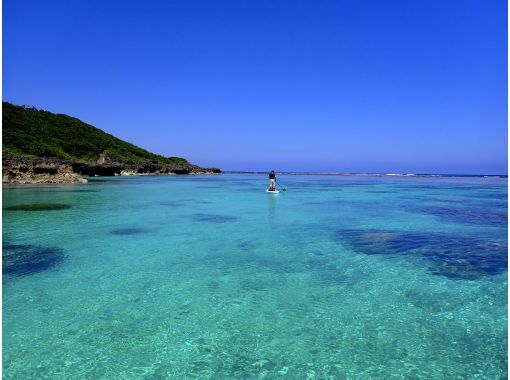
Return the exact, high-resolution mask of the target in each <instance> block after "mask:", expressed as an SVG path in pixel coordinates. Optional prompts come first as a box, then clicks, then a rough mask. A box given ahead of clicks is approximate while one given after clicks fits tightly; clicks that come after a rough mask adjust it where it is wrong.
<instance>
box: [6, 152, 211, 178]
mask: <svg viewBox="0 0 510 380" xmlns="http://www.w3.org/2000/svg"><path fill="white" fill-rule="evenodd" d="M220 173H221V170H220V169H218V168H202V167H200V166H197V165H192V164H185V165H159V164H157V163H154V162H143V163H135V162H116V161H108V162H102V163H98V162H95V163H92V162H74V161H64V160H60V159H57V158H52V157H38V158H27V157H3V159H2V183H3V184H18V185H25V184H26V185H33V184H65V183H69V184H72V183H86V182H87V179H86V177H103V176H135V175H196V174H220Z"/></svg>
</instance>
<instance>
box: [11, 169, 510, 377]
mask: <svg viewBox="0 0 510 380" xmlns="http://www.w3.org/2000/svg"><path fill="white" fill-rule="evenodd" d="M280 180H281V182H282V183H283V184H284V185H285V186H286V187H287V191H286V192H280V194H278V195H274V194H267V193H266V192H265V186H266V185H267V183H266V182H267V180H266V176H257V175H233V174H232V175H228V174H225V175H219V176H169V177H122V178H119V177H115V178H97V179H91V181H90V182H89V183H88V184H83V185H62V186H46V187H10V188H4V190H3V207H4V210H3V218H4V219H3V221H4V222H3V223H4V224H3V245H4V246H3V321H2V322H3V377H4V378H6V379H42V378H47V379H79V378H89V379H166V378H179V379H185V378H200V379H207V378H212V379H230V378H232V379H262V378H266V379H272V378H289V379H369V378H374V379H388V378H395V379H398V378H415V379H419V378H423V379H431V378H437V379H468V378H469V379H478V378H480V379H481V378H487V379H502V378H506V377H507V179H494V178H390V177H338V176H281V177H280ZM27 204H59V205H60V208H57V209H49V210H44V209H43V210H32V211H30V210H29V211H27V210H23V209H21V210H16V208H15V207H14V209H7V208H9V207H11V206H19V205H27ZM66 206H69V207H68V208H66ZM44 207H46V206H44ZM44 207H43V208H44Z"/></svg>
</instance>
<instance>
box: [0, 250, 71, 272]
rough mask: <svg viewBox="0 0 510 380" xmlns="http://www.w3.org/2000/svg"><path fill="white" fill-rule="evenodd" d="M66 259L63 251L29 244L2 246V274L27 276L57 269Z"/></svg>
mask: <svg viewBox="0 0 510 380" xmlns="http://www.w3.org/2000/svg"><path fill="white" fill-rule="evenodd" d="M64 259H65V253H64V251H63V250H62V249H60V248H56V247H41V246H36V245H28V244H9V243H4V244H2V261H3V263H2V272H3V273H4V274H5V275H9V276H25V275H29V274H32V273H38V272H42V271H45V270H48V269H52V268H55V267H56V266H58V265H59V264H60V263H61V262H62V261H63V260H64Z"/></svg>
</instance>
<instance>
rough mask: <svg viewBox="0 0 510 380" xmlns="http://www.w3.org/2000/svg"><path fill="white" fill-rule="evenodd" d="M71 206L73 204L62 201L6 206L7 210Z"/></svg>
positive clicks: (56, 208) (66, 207) (36, 209)
mask: <svg viewBox="0 0 510 380" xmlns="http://www.w3.org/2000/svg"><path fill="white" fill-rule="evenodd" d="M68 208H71V205H67V204H61V203H35V204H27V205H16V206H9V207H5V208H4V210H7V211H46V210H64V209H68Z"/></svg>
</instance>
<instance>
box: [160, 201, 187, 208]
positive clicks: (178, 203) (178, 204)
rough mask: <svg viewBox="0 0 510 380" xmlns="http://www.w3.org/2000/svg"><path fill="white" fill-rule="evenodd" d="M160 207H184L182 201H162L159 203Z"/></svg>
mask: <svg viewBox="0 0 510 380" xmlns="http://www.w3.org/2000/svg"><path fill="white" fill-rule="evenodd" d="M159 204H160V205H161V206H171V207H182V206H185V204H184V202H183V201H164V202H159Z"/></svg>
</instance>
